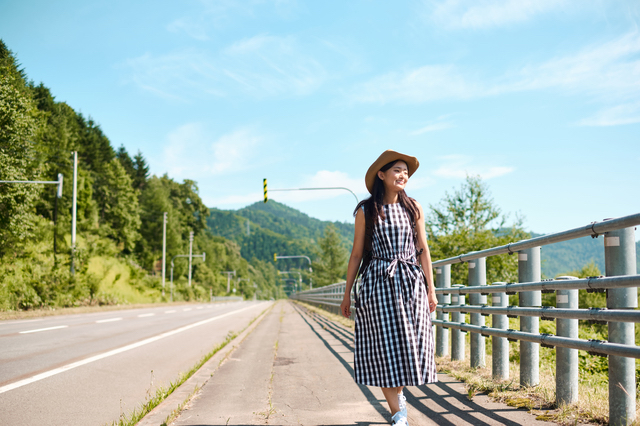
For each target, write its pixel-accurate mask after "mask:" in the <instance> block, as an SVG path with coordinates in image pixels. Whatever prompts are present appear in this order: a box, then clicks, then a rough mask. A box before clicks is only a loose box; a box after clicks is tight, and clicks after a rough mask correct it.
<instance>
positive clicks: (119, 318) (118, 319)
mask: <svg viewBox="0 0 640 426" xmlns="http://www.w3.org/2000/svg"><path fill="white" fill-rule="evenodd" d="M120 320H122V317H118V318H107V319H103V320H98V321H96V324H102V323H104V322H114V321H120Z"/></svg>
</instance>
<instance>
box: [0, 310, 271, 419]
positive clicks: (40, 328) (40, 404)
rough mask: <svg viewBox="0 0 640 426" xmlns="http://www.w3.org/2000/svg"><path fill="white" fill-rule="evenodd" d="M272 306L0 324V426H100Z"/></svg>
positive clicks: (93, 315)
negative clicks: (44, 425) (43, 425)
mask: <svg viewBox="0 0 640 426" xmlns="http://www.w3.org/2000/svg"><path fill="white" fill-rule="evenodd" d="M269 304H270V302H235V303H225V304H199V305H195V304H194V305H176V306H175V307H166V306H165V307H159V308H145V309H135V310H123V311H111V312H101V313H91V314H80V315H65V316H56V317H46V318H38V319H31V320H23V321H19V320H18V321H0V425H3V426H5V425H21V426H22V425H25V426H27V425H42V424H46V425H83V426H85V425H103V424H106V423H111V422H112V421H116V420H118V418H119V417H120V416H121V415H123V414H127V413H129V412H130V411H131V410H133V409H135V408H137V407H139V406H140V405H141V404H142V403H143V402H144V401H145V399H146V398H147V396H148V395H150V394H151V395H153V394H155V389H156V388H157V387H158V386H166V385H168V384H169V382H171V381H175V380H176V379H177V378H178V377H179V376H180V374H181V373H183V372H186V371H187V370H189V369H190V368H191V367H193V366H194V365H195V364H196V362H198V360H199V359H200V358H201V357H202V356H203V355H205V354H206V353H208V352H209V351H211V350H212V349H213V348H214V347H215V346H216V345H218V344H219V343H221V342H222V341H223V340H224V339H225V337H226V336H227V334H228V333H230V332H234V331H240V330H242V329H243V328H244V327H245V326H246V325H247V324H248V323H249V322H250V321H251V320H252V319H253V318H255V317H256V316H258V315H259V314H260V313H261V312H262V311H264V310H265V309H266V308H267V307H268V306H269Z"/></svg>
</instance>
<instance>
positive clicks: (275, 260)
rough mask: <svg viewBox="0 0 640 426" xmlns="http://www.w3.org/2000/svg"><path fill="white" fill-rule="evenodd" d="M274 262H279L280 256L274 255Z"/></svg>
mask: <svg viewBox="0 0 640 426" xmlns="http://www.w3.org/2000/svg"><path fill="white" fill-rule="evenodd" d="M273 261H274V262H277V261H278V255H277V254H276V253H273Z"/></svg>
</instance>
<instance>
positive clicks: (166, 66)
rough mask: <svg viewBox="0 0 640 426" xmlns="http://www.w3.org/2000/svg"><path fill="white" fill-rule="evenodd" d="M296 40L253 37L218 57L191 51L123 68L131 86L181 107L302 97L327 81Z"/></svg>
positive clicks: (144, 58)
mask: <svg viewBox="0 0 640 426" xmlns="http://www.w3.org/2000/svg"><path fill="white" fill-rule="evenodd" d="M310 50H312V49H311V48H310V47H309V46H308V45H304V44H303V43H301V42H300V41H299V40H298V39H297V38H295V37H276V36H270V35H264V34H263V35H257V36H254V37H251V38H247V39H243V40H240V41H238V42H236V43H233V44H232V45H230V46H228V47H226V48H224V49H223V50H222V51H221V52H219V53H212V52H210V51H207V50H204V49H197V48H191V49H186V50H182V51H179V52H172V53H167V54H162V55H152V54H149V53H147V54H144V55H141V56H139V57H137V58H133V59H129V60H128V61H126V63H125V64H124V65H123V68H125V69H126V70H128V71H129V74H130V77H129V81H130V82H133V83H134V84H135V85H137V86H138V87H140V88H141V89H143V90H146V91H149V92H152V93H154V94H156V95H159V96H162V97H165V98H169V99H181V100H184V101H187V100H189V99H190V98H193V97H202V96H228V95H230V94H232V93H237V92H242V93H245V94H249V95H252V96H255V97H269V96H280V95H282V96H301V95H308V94H310V93H312V92H314V91H315V90H317V89H318V88H319V87H320V86H321V85H322V84H323V83H324V82H325V80H327V78H328V72H327V71H326V70H325V68H324V66H323V65H322V64H321V63H320V62H319V61H318V60H316V59H315V58H314V57H313V56H312V55H311V54H309V53H308V52H309V51H310Z"/></svg>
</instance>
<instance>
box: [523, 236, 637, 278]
mask: <svg viewBox="0 0 640 426" xmlns="http://www.w3.org/2000/svg"><path fill="white" fill-rule="evenodd" d="M541 235H542V234H536V233H531V237H539V236H541ZM540 258H541V261H542V274H543V276H544V277H545V278H553V277H555V276H557V275H558V274H562V273H566V272H570V271H575V270H579V269H581V268H582V267H583V266H585V265H586V264H587V263H589V262H591V261H593V262H594V263H595V264H596V266H597V267H598V269H600V272H601V273H602V274H604V237H602V236H601V237H599V238H591V237H582V238H577V239H575V240H570V241H564V242H561V243H556V244H550V245H548V246H543V247H542V249H541V250H540ZM636 262H637V268H638V271H640V242H636Z"/></svg>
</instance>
